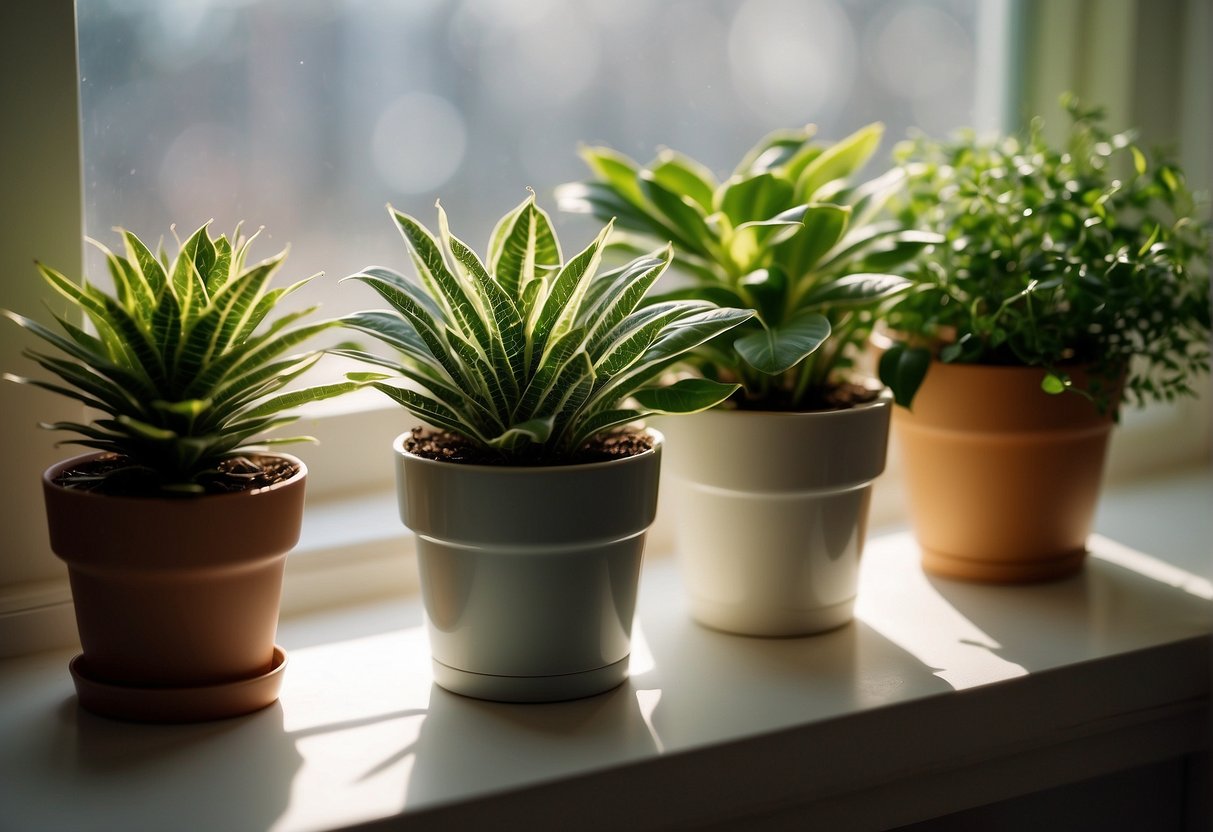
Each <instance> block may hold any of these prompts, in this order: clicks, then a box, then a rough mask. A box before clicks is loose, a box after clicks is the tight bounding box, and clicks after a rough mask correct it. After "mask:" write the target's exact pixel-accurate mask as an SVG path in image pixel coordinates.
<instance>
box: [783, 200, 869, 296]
mask: <svg viewBox="0 0 1213 832" xmlns="http://www.w3.org/2000/svg"><path fill="white" fill-rule="evenodd" d="M850 218H851V209H850V208H849V207H848V206H843V205H832V204H829V203H816V204H811V205H809V206H808V207H807V208H806V209H805V212H804V214H803V216H802V218H801V222H802V224H803V227H802V228H801V229H800V230H799V231H797V232H796V233H795V234H793V235H792V237H791V238H790V239H788V240H786V241H784V242H782V243H780V244H779V245H778V246H776V248H775V259H776V262H778V263H780V264H781V265H783V267H784V268H785V269H786V270H787V273H788V275H789V276H790V277H792V278H793V279H797V278H799V277H800V276H801V275H803V274H805V273H807V272H809V271H811V270H812V269H813V268H814V267H815V266H816V265H817V264H818V261H819V260H820V259H821V258H822V255H824V254H825V253H826V252H827V251H829V250H830V249H831V248H833V247H834V245H835V244H836V243H837V242H838V241H839V240H840V239H842V235H843V234H844V233H846V230H847V224H848V223H849V221H850Z"/></svg>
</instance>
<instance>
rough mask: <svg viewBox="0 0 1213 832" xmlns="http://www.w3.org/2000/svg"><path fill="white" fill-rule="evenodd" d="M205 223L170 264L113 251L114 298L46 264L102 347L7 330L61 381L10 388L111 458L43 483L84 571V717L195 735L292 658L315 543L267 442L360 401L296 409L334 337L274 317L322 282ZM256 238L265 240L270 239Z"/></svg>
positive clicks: (314, 391)
mask: <svg viewBox="0 0 1213 832" xmlns="http://www.w3.org/2000/svg"><path fill="white" fill-rule="evenodd" d="M207 228H208V227H207V226H203V227H202V228H200V229H198V231H196V232H195V233H194V234H192V235H191V236H190V237H189V238H188V239H187V240H186V241H185V242H184V243H181V244H180V250H179V251H178V253H177V256H176V257H175V258H174V259H173V260H172V261H170V260H169V259H168V258H167V256H166V255H165V254H164V253H163V252H161V254H160V255H159V256H157V255H155V254H153V253H152V252H151V250H149V248H148V247H147V246H146V245H144V243H143V242H142V241H140V240H139V238H138V237H136V236H135V235H134V234H132V233H130V232H127V231H123V232H121V236H122V240H123V244H124V253H123V254H115V253H113V252H111V251H109V250H108V249H106V248H105V247H103V246H101V245H100V244H98V247H99V248H100V249H101V250H102V251H103V252H104V254H105V257H106V260H107V261H108V264H109V272H110V276H111V277H112V279H113V283H114V290H113V292H107V291H105V290H103V289H101V288H99V287H98V286H96V285H94V284H92V283H89V282H88V281H87V280H86V281H83V282H81V283H80V284H77V283H74V282H73V281H71V280H69V279H68V278H67V277H65V276H64V275H62V274H60V273H59V272H57V271H55V270H54V269H52V268H50V267H48V266H45V265H42V264H38V270H39V272H40V273H41V275H42V277H43V279H44V280H45V281H46V283H47V284H48V285H49V286H50V287H51V288H52V289H53V290H54V291H55V292H57V293H58V294H59V295H60V296H62V298H64V299H65V300H66V301H67V305H68V309H69V310H71V311H73V312H75V313H79V314H80V315H81V316H82V318H83V320H84V321H87V323H88V325H90V328H91V330H92V331H91V332H90V331H86V330H85V329H84V328H83V327H82V326H81V325H80V324H78V323H76V322H73V321H72V320H70V319H69V318H68V317H60V316H59V315H55V320H56V322H57V324H58V326H59V330H56V329H54V328H53V327H51V326H45V325H43V324H41V323H39V322H37V321H35V320H33V319H31V318H27V317H24V316H22V315H19V314H16V313H14V312H9V311H5V312H4V314H5V315H6V316H7V317H8V318H9V319H11V320H13V321H15V322H16V323H17V324H18V325H19V326H21V327H24V328H25V329H27V330H29V331H30V332H32V333H33V334H34V335H36V336H38V337H39V338H41V339H42V340H43V341H45V342H47V343H48V344H49V345H50V346H51V347H53V348H54V353H50V352H38V351H34V350H30V351H28V352H27V353H26V355H28V356H29V357H30V358H31V359H32V360H33V361H35V362H37V364H39V365H41V367H42V368H43V369H45V370H47V371H48V372H50V373H51V374H53V375H54V376H56V377H57V378H56V380H54V381H46V380H38V379H31V378H24V377H19V376H15V375H12V374H8V373H6V374H5V375H4V378H6V379H7V380H9V381H15V382H19V383H24V384H32V385H36V386H38V387H42V388H45V389H47V390H51V391H53V392H56V393H61V394H63V395H65V396H68V397H70V398H72V399H76V400H77V401H79V402H81V403H82V404H83V405H84V406H86V407H88V408H91V409H92V410H93V411H95V412H96V415H95V418H93V420H92V421H90V422H87V423H84V422H57V423H54V424H44V425H43V427H46V428H49V429H52V430H63V431H68V432H70V433H73V434H76V435H77V437H78V438H75V439H71V440H66V441H67V443H69V444H77V445H83V446H85V447H88V448H92V449H94V451H95V452H94V453H91V454H87V455H84V456H77V457H74V458H72V459H68V460H66V461H64V462H61V463H59V464H57V465H54V466H52V467H51V468H50V469H48V470H47V471H46V473H45V474H44V476H43V480H42V487H43V492H44V495H45V499H46V510H47V520H48V524H49V527H50V541H51V547H52V549H53V550H54V552H55V553H56V554H57V555H58V556H59V557H60V558H62V559H63V560H64V561H65V562H66V563H67V567H68V575H69V580H70V582H71V587H72V595H73V600H74V603H75V609H76V621H77V626H78V630H79V634H80V643H81V646H82V647H83V652H82V653H81V654H80V655H79V656H77V657H76V658H75V659H73V660H72V662H71V672H72V676H73V679H74V681H75V684H76V690H77V693H78V697H79V701H80V704H81V705H82V706H84V707H85V708H87V709H89V710H91V711H94V712H96V713H99V714H103V715H106V716H113V717H119V718H126V719H133V720H142V721H194V720H202V719H211V718H220V717H227V716H235V715H237V714H242V713H247V712H249V711H253V710H256V709H258V708H262V707H265V706H266V705H269V704H270V703H272V702H273V701H274V700H275V699H276V698H277V695H278V688H279V685H280V684H281V677H282V671H283V669H284V667H285V662H286V656H285V654H284V653H283V652H282V650H281V648H278V647H276V646H275V644H274V634H275V631H276V627H277V621H278V601H279V597H280V594H281V587H282V571H283V565H284V561H285V556H286V553H287V551H288V550H290V549H291V548H292V547H293V546H294V545H295V542H296V540H297V539H298V537H299V524H300V520H301V515H302V509H303V490H304V482H305V478H306V475H307V469H306V468H305V467H304V465H303V463H302V462H300V461H299V460H298V459H296V458H295V457H292V456H288V455H285V454H277V453H269V452H268V449H267V446H269V445H270V444H275V443H281V442H289V441H296V440H284V439H279V440H265V441H262V440H260V439H258V438H257V437H259V436H260V435H261V434H263V433H265V432H266V431H269V430H271V429H273V428H275V427H278V426H280V425H282V424H285V423H287V422H290V421H292V419H293V418H294V417H292V416H289V415H285V413H284V411H286V410H287V409H289V408H291V407H294V406H296V405H299V404H302V403H304V402H307V401H312V400H316V399H320V398H325V397H328V396H332V395H336V394H338V393H341V392H344V391H345V390H347V389H351V388H353V387H356V386H357V385H355V384H353V383H351V382H341V383H339V384H334V385H329V386H326V387H316V388H311V389H304V390H295V391H292V392H281V391H282V388H283V387H284V386H285V385H286V384H287V383H288V382H290V381H291V380H293V379H295V378H296V377H298V376H299V375H300V374H302V373H303V372H304V371H306V370H307V369H308V368H310V367H311V366H312V365H313V364H315V363H316V361H317V360H318V359H319V358H320V356H321V353H320V352H318V351H309V352H303V353H299V354H292V355H289V356H288V355H286V353H287V352H288V351H289V350H291V349H292V348H293V347H295V346H296V345H297V344H299V343H300V342H302V341H304V340H305V339H307V338H309V337H311V336H313V335H315V334H317V333H319V332H321V331H323V330H325V329H328V328H330V327H332V326H335V325H336V323H337V321H322V322H316V323H306V324H299V325H294V324H295V323H296V322H297V321H299V320H300V319H301V318H303V317H304V316H305V315H307V314H308V313H309V312H310V311H311V310H301V311H297V312H291V313H288V314H284V315H282V316H281V317H278V318H277V319H276V320H272V321H271V319H270V318H269V313H270V312H271V311H272V310H273V309H274V306H275V304H277V302H278V301H280V300H281V299H282V298H283V297H285V296H286V295H288V294H290V293H291V292H293V291H294V290H295V289H297V288H298V287H299V286H302V285H303V283H306V282H307V281H302V282H300V283H296V284H295V285H294V286H291V287H289V288H276V289H269V288H267V287H268V284H269V282H270V279H271V277H272V275H273V274H274V273H275V272H276V271H277V270H278V268H279V266H281V264H282V261H283V259H284V257H285V255H286V252H285V251H284V252H281V253H280V254H278V255H276V256H275V257H272V258H270V259H268V260H265V261H263V262H261V263H258V264H256V265H253V266H246V265H245V260H246V257H247V254H248V249H249V246H250V244H251V242H252V239H251V238H249V239H244V238H242V237H241V236H240V234H239V230H237V233H236V234H235V235H234V236H233V238H232V239H231V240H229V239H228V238H227V237H226V236H222V235H221V236H219V237H218V238H216V239H212V238H211V237H210V234H209V232H208V230H207ZM253 236H256V235H253Z"/></svg>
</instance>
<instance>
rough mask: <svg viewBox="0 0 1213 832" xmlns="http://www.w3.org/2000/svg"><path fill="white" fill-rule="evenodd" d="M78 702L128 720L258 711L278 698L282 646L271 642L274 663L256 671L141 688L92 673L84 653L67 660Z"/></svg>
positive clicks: (196, 719) (168, 719) (212, 716)
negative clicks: (211, 681)
mask: <svg viewBox="0 0 1213 832" xmlns="http://www.w3.org/2000/svg"><path fill="white" fill-rule="evenodd" d="M68 670H70V671H71V674H72V681H73V682H75V683H76V698H77V699H78V700H79V702H80V706H81V707H82V708H84V709H85V710H88V711H91V712H93V713H95V714H98V715H100V716H106V717H110V718H111V719H124V720H129V721H131V722H205V721H207V720H211V719H226V718H228V717H233V716H243V715H244V714H249V713H252V712H253V711H259V710H261V709H262V708H266V707H268V706H270V705H272V704H274V702H276V701H277V700H278V691H279V689H280V688H281V687H282V675H283V671H285V670H286V651H285V650H283V649H282V648H281V647H279V646H278V645H274V664H273V667H272V668H271V669H270V670H269V671H268V672H267V673H264V674H262V675H260V676H255V677H253V678H251V679H241V680H239V681H236V682H226V683H224V684H220V685H205V686H202V687H193V688H144V687H126V686H123V685H113V684H110V683H108V682H101V681H98V680H96V679H92V678H90V677H89V675H88V667H87V665H86V664H85V661H84V654H83V653H82V654H80V655H78V656H76V657H75V658H74V659H72V660H71V662H70V663H69V664H68Z"/></svg>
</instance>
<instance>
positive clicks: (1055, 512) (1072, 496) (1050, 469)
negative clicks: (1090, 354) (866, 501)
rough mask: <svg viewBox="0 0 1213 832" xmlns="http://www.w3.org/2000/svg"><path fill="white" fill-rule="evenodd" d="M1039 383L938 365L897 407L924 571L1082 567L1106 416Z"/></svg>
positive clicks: (1030, 377)
mask: <svg viewBox="0 0 1213 832" xmlns="http://www.w3.org/2000/svg"><path fill="white" fill-rule="evenodd" d="M1071 375H1072V376H1073V377H1074V379H1075V383H1076V384H1083V383H1085V379H1084V378H1083V377H1082V374H1081V373H1078V372H1074V373H1071ZM1043 377H1044V371H1043V370H1041V369H1039V368H1028V367H995V366H981V365H967V364H943V363H940V362H933V363H932V364H931V366H930V369H929V370H928V372H927V375H926V379H925V380H924V381H923V384H922V387H921V388H919V390H918V394H917V395H916V396H915V398H914V402H913V410H912V411H907V410H906V409H905V408H903V407H898V408H897V409H896V414H895V416H894V419H893V428H894V434H895V436H896V437H897V440H898V443H899V445H900V448H901V454H902V458H903V460H904V465H905V477H906V488H907V500H908V503H909V509H910V518H911V523H912V525H913V527H914V533H915V535H916V537H917V538H918V543H919V546H920V548H921V549H922V558H923V567H924V568H925V569H926V570H927V571H929V572H933V573H935V574H938V575H944V576H948V577H953V578H962V579H966V580H972V581H985V582H992V583H1019V582H1029V581H1043V580H1050V579H1055V578H1062V577H1065V576H1066V575H1070V574H1073V573H1075V572H1077V571H1078V570H1079V569H1081V568H1082V565H1083V561H1084V558H1085V556H1086V540H1087V535H1088V534H1089V533H1090V530H1091V522H1092V518H1093V517H1094V514H1095V508H1096V503H1097V501H1098V498H1099V489H1100V482H1101V479H1102V476H1103V466H1104V457H1105V456H1106V451H1107V445H1108V436H1109V434H1110V432H1111V430H1112V425H1113V419H1112V415H1111V413H1110V412H1109V413H1106V414H1100V413H1099V412H1098V410H1097V408H1096V407H1095V405H1093V404H1092V403H1091V402H1090V401H1088V400H1087V399H1086V398H1084V397H1082V396H1079V395H1076V394H1069V393H1067V394H1062V395H1049V394H1047V393H1045V392H1043V391H1042V390H1041V389H1040V383H1041V380H1042V378H1043Z"/></svg>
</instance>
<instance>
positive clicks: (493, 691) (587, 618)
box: [345, 194, 751, 702]
mask: <svg viewBox="0 0 1213 832" xmlns="http://www.w3.org/2000/svg"><path fill="white" fill-rule="evenodd" d="M389 211H390V213H391V215H392V217H393V219H394V221H395V222H396V224H397V226H398V227H399V229H400V231H401V233H402V234H403V236H404V239H405V241H406V243H407V244H408V247H409V250H410V253H411V255H412V260H413V265H414V267H415V269H416V271H417V275H418V277H419V279H420V285H417V284H414V283H412V282H410V281H408V280H406V279H405V278H404V277H402V276H401V275H400V274H398V273H396V272H393V271H391V270H389V269H382V268H367V269H364V270H363V271H362V272H360V273H358V274H356V275H352V276H351V277H352V278H353V279H355V280H359V281H361V282H363V283H365V284H367V285H369V286H371V287H372V288H373V289H375V290H376V291H377V292H378V293H379V294H380V295H381V296H382V297H383V299H384V300H386V301H387V302H388V303H389V304H390V305H391V307H392V308H391V310H387V311H371V312H365V313H361V314H358V315H355V316H352V317H351V318H348V319H347V325H349V326H350V327H352V328H354V329H356V330H359V331H361V332H363V333H366V334H369V335H372V336H374V337H376V338H379V339H380V340H382V341H384V342H385V343H387V344H389V345H391V346H392V347H394V348H396V349H397V350H398V351H399V357H397V358H383V357H379V356H375V355H372V354H369V353H365V352H358V351H347V352H346V353H345V354H347V355H350V356H353V357H357V358H360V359H362V360H364V361H366V362H368V363H370V364H372V365H377V366H378V367H379V368H381V369H387V370H390V371H391V372H390V373H380V372H368V373H355V374H351V378H352V379H353V380H355V381H357V382H360V383H369V384H373V385H374V386H375V387H377V388H378V389H380V390H382V391H383V392H384V393H386V394H387V395H388V396H390V397H391V398H392V399H393V400H395V401H397V402H399V403H400V404H402V405H403V406H404V407H405V408H407V409H408V410H409V411H410V412H411V413H412V414H413V415H414V416H416V417H417V418H418V419H420V420H421V421H422V422H424V423H426V425H427V427H418V428H414V429H413V430H412V431H410V432H408V433H404V434H402V435H401V436H400V437H399V438H398V439H397V440H396V442H395V446H394V447H395V451H396V462H397V481H398V483H399V496H400V516H401V519H402V520H403V522H404V524H405V525H406V526H408V527H409V528H411V529H412V530H413V531H414V532H415V533H416V535H417V549H418V562H419V571H420V575H421V589H422V596H423V600H424V606H425V616H426V624H427V629H428V632H429V639H430V646H431V650H432V655H433V669H434V678H435V681H436V682H437V683H438V684H439V685H441V686H442V687H444V688H447V689H448V690H452V691H455V692H456V693H461V694H465V695H468V696H474V697H478V698H485V699H496V700H503V701H519V702H522V701H527V702H537V701H551V700H558V699H571V698H576V697H581V696H588V695H590V694H594V693H598V692H600V691H604V690H607V689H609V688H612V687H615V686H616V685H618V684H620V683H621V682H622V681H623V680H624V679H625V678H626V677H627V664H628V655H629V651H630V637H631V627H632V613H633V610H634V607H635V602H636V590H637V580H638V577H639V570H640V564H641V556H642V553H643V549H644V535H645V531H646V529H647V528H648V527H649V525H650V524H651V523H652V521H653V517H654V512H655V509H656V501H657V483H658V473H659V464H660V459H661V443H662V438H661V435H660V434H659V433H657V432H656V431H653V430H642V429H639V428H627V429H623V428H624V426H627V425H631V424H632V423H634V422H636V420H638V419H641V418H643V417H645V416H647V415H650V414H654V413H689V412H694V411H697V410H700V409H703V408H707V407H711V406H712V405H715V404H717V403H718V402H720V401H721V400H723V399H724V398H726V397H727V396H729V395H730V394H731V393H732V392H733V391H734V389H735V388H736V385H734V384H726V383H721V382H716V381H710V380H705V379H684V380H681V381H678V382H676V383H673V384H667V383H665V382H664V381H663V379H662V374H663V372H664V371H665V370H666V368H668V367H669V366H670V365H671V364H673V363H675V362H676V361H678V360H679V359H680V358H682V357H683V355H685V354H686V352H687V351H688V350H690V349H692V348H694V347H695V346H697V345H699V344H701V343H702V342H704V341H705V340H707V339H709V338H711V337H713V336H715V335H717V334H719V333H720V332H722V331H724V330H727V329H729V328H731V327H734V326H736V325H737V324H738V323H740V322H741V321H743V320H745V319H746V318H748V317H749V316H750V314H751V313H750V312H749V311H747V310H734V309H718V308H716V307H715V305H714V304H711V303H708V302H705V301H686V300H671V301H666V302H664V303H659V304H654V305H651V306H646V307H643V308H640V307H639V304H640V302H641V300H642V299H643V297H644V295H645V293H646V292H647V291H648V289H649V287H650V286H651V285H652V284H653V282H654V281H655V280H657V278H658V277H659V276H660V275H661V274H662V272H664V271H665V269H666V267H667V266H668V264H669V260H670V253H669V251H668V250H666V251H664V252H659V253H657V254H656V255H654V256H651V257H644V258H639V259H637V260H635V261H633V262H631V263H629V264H628V265H626V266H625V267H623V268H622V269H619V270H615V271H611V272H608V273H604V274H602V275H599V276H597V277H596V276H595V275H596V272H597V269H598V266H599V261H600V258H601V253H602V249H603V246H604V243H605V242H606V240H607V236H608V234H609V233H610V226H609V225H608V226H607V227H606V228H604V229H603V230H602V232H601V233H600V234H599V235H598V236H597V237H596V238H595V239H594V241H593V242H591V243H590V244H589V246H588V247H586V248H585V250H583V251H582V252H580V253H579V254H577V255H575V256H574V257H572V258H570V259H569V260H567V261H566V260H565V259H564V255H563V254H562V252H561V248H560V244H559V241H558V240H557V237H556V234H555V233H554V232H553V230H552V226H551V223H550V221H549V218H548V216H547V214H546V213H545V212H544V211H542V210H541V209H540V208H539V207H537V206H536V204H535V199H534V195H533V194H532V195H531V197H530V198H528V199H527V200H525V201H524V202H523V203H522V204H521V205H519V206H518V207H517V208H516V209H514V210H513V211H511V212H510V213H509V214H507V215H506V216H505V217H503V218H502V219H501V221H500V222H499V223H498V224H497V226H496V229H495V230H494V232H493V234H492V239H491V241H490V243H489V247H488V256H487V260H481V259H480V257H478V256H477V255H476V254H475V253H474V252H473V251H472V249H471V248H470V247H468V246H467V245H466V244H465V243H463V242H462V241H460V240H459V239H458V238H457V237H455V236H453V235H452V234H451V233H450V231H449V229H448V226H447V219H446V215H445V213H444V212H443V211H442V208H441V206H439V209H438V211H439V229H440V239H438V238H436V237H435V236H434V235H433V234H431V233H430V232H429V231H428V230H427V229H426V228H425V227H424V226H423V225H421V223H419V222H418V221H417V220H415V219H414V218H412V217H410V216H407V215H405V214H402V213H399V212H397V211H395V210H393V209H391V208H390V206H389ZM396 381H403V382H405V384H404V385H400V384H397V383H393V382H396Z"/></svg>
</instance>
